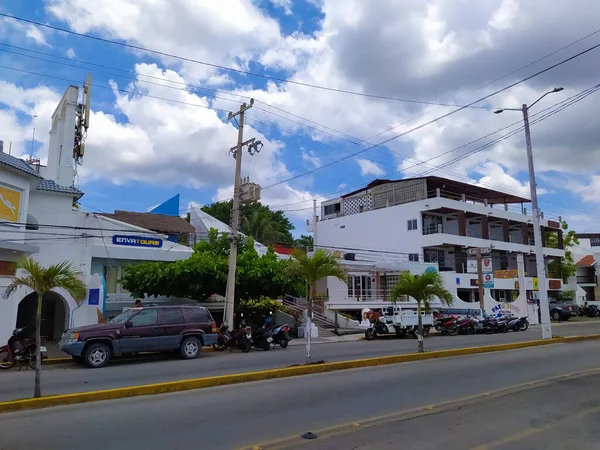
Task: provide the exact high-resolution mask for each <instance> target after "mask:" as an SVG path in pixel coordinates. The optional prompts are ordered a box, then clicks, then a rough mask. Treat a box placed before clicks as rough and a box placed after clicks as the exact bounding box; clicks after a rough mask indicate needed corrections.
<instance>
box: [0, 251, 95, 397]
mask: <svg viewBox="0 0 600 450" xmlns="http://www.w3.org/2000/svg"><path fill="white" fill-rule="evenodd" d="M19 267H20V268H21V269H24V270H26V271H27V272H28V275H26V276H20V277H15V279H14V280H13V281H12V283H11V284H10V285H9V286H8V287H7V288H6V291H5V292H4V298H8V297H9V296H10V294H12V293H13V292H14V291H16V290H17V288H19V287H20V286H25V287H28V288H30V289H32V290H33V291H34V292H35V293H36V294H37V298H38V302H37V311H36V316H35V361H36V363H35V388H34V391H33V396H34V397H35V398H38V397H41V396H42V392H41V387H40V378H41V370H42V358H41V354H40V346H41V337H40V331H41V330H40V328H41V323H42V298H43V296H44V294H46V293H47V292H50V291H51V290H52V289H56V288H62V289H64V290H66V291H67V292H68V293H69V294H70V295H71V296H72V297H73V299H74V300H75V301H77V302H81V301H82V300H83V299H84V298H85V294H86V287H85V284H84V283H83V282H82V281H81V280H80V279H79V276H80V275H81V274H80V272H78V271H77V270H75V269H74V268H73V266H72V265H71V264H70V263H69V262H67V261H63V262H61V263H58V264H54V265H51V266H48V267H42V266H41V265H40V263H38V262H37V261H35V260H33V259H31V258H26V259H25V260H24V261H23V262H21V263H20V264H19Z"/></svg>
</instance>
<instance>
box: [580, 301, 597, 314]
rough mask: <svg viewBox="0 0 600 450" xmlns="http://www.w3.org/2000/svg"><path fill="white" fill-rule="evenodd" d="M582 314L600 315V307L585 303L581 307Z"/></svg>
mask: <svg viewBox="0 0 600 450" xmlns="http://www.w3.org/2000/svg"><path fill="white" fill-rule="evenodd" d="M579 315H580V316H582V317H583V316H588V317H600V309H598V307H597V306H596V305H585V304H584V305H583V306H581V307H580V308H579Z"/></svg>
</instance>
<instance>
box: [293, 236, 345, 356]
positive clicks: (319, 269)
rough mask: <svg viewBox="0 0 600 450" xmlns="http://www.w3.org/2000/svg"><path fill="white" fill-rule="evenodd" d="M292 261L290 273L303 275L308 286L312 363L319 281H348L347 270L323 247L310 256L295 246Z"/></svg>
mask: <svg viewBox="0 0 600 450" xmlns="http://www.w3.org/2000/svg"><path fill="white" fill-rule="evenodd" d="M291 256H292V263H291V264H290V265H289V266H288V270H289V272H290V273H292V274H294V275H296V276H299V277H301V278H302V279H303V280H304V281H305V282H306V284H307V286H308V292H307V300H308V311H307V317H306V330H307V333H308V334H307V335H306V336H307V339H306V363H307V364H310V362H311V361H310V342H311V330H312V322H311V320H312V314H313V302H314V301H315V300H316V298H317V281H319V280H321V279H323V278H325V277H336V278H338V279H339V280H341V281H344V282H345V281H346V272H345V271H344V269H342V266H341V265H340V263H339V262H338V260H337V259H336V258H335V257H334V256H333V255H331V254H329V253H328V252H327V251H325V250H323V249H318V250H316V251H315V252H314V253H313V255H312V256H309V255H308V254H307V253H306V252H305V251H304V250H302V249H299V248H295V249H294V250H293V251H292V254H291Z"/></svg>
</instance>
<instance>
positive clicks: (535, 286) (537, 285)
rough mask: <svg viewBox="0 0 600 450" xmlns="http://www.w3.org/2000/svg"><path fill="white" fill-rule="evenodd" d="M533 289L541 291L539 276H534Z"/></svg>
mask: <svg viewBox="0 0 600 450" xmlns="http://www.w3.org/2000/svg"><path fill="white" fill-rule="evenodd" d="M533 290H534V291H539V290H540V284H539V282H538V279H537V278H534V279H533Z"/></svg>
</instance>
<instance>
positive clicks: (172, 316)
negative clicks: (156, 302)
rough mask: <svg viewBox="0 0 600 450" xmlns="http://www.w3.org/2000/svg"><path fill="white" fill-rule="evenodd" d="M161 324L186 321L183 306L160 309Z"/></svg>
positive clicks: (176, 323) (177, 323)
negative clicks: (182, 310)
mask: <svg viewBox="0 0 600 450" xmlns="http://www.w3.org/2000/svg"><path fill="white" fill-rule="evenodd" d="M158 317H159V320H160V324H161V325H173V324H175V325H179V324H182V323H184V320H183V313H182V312H181V308H163V309H159V310H158Z"/></svg>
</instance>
